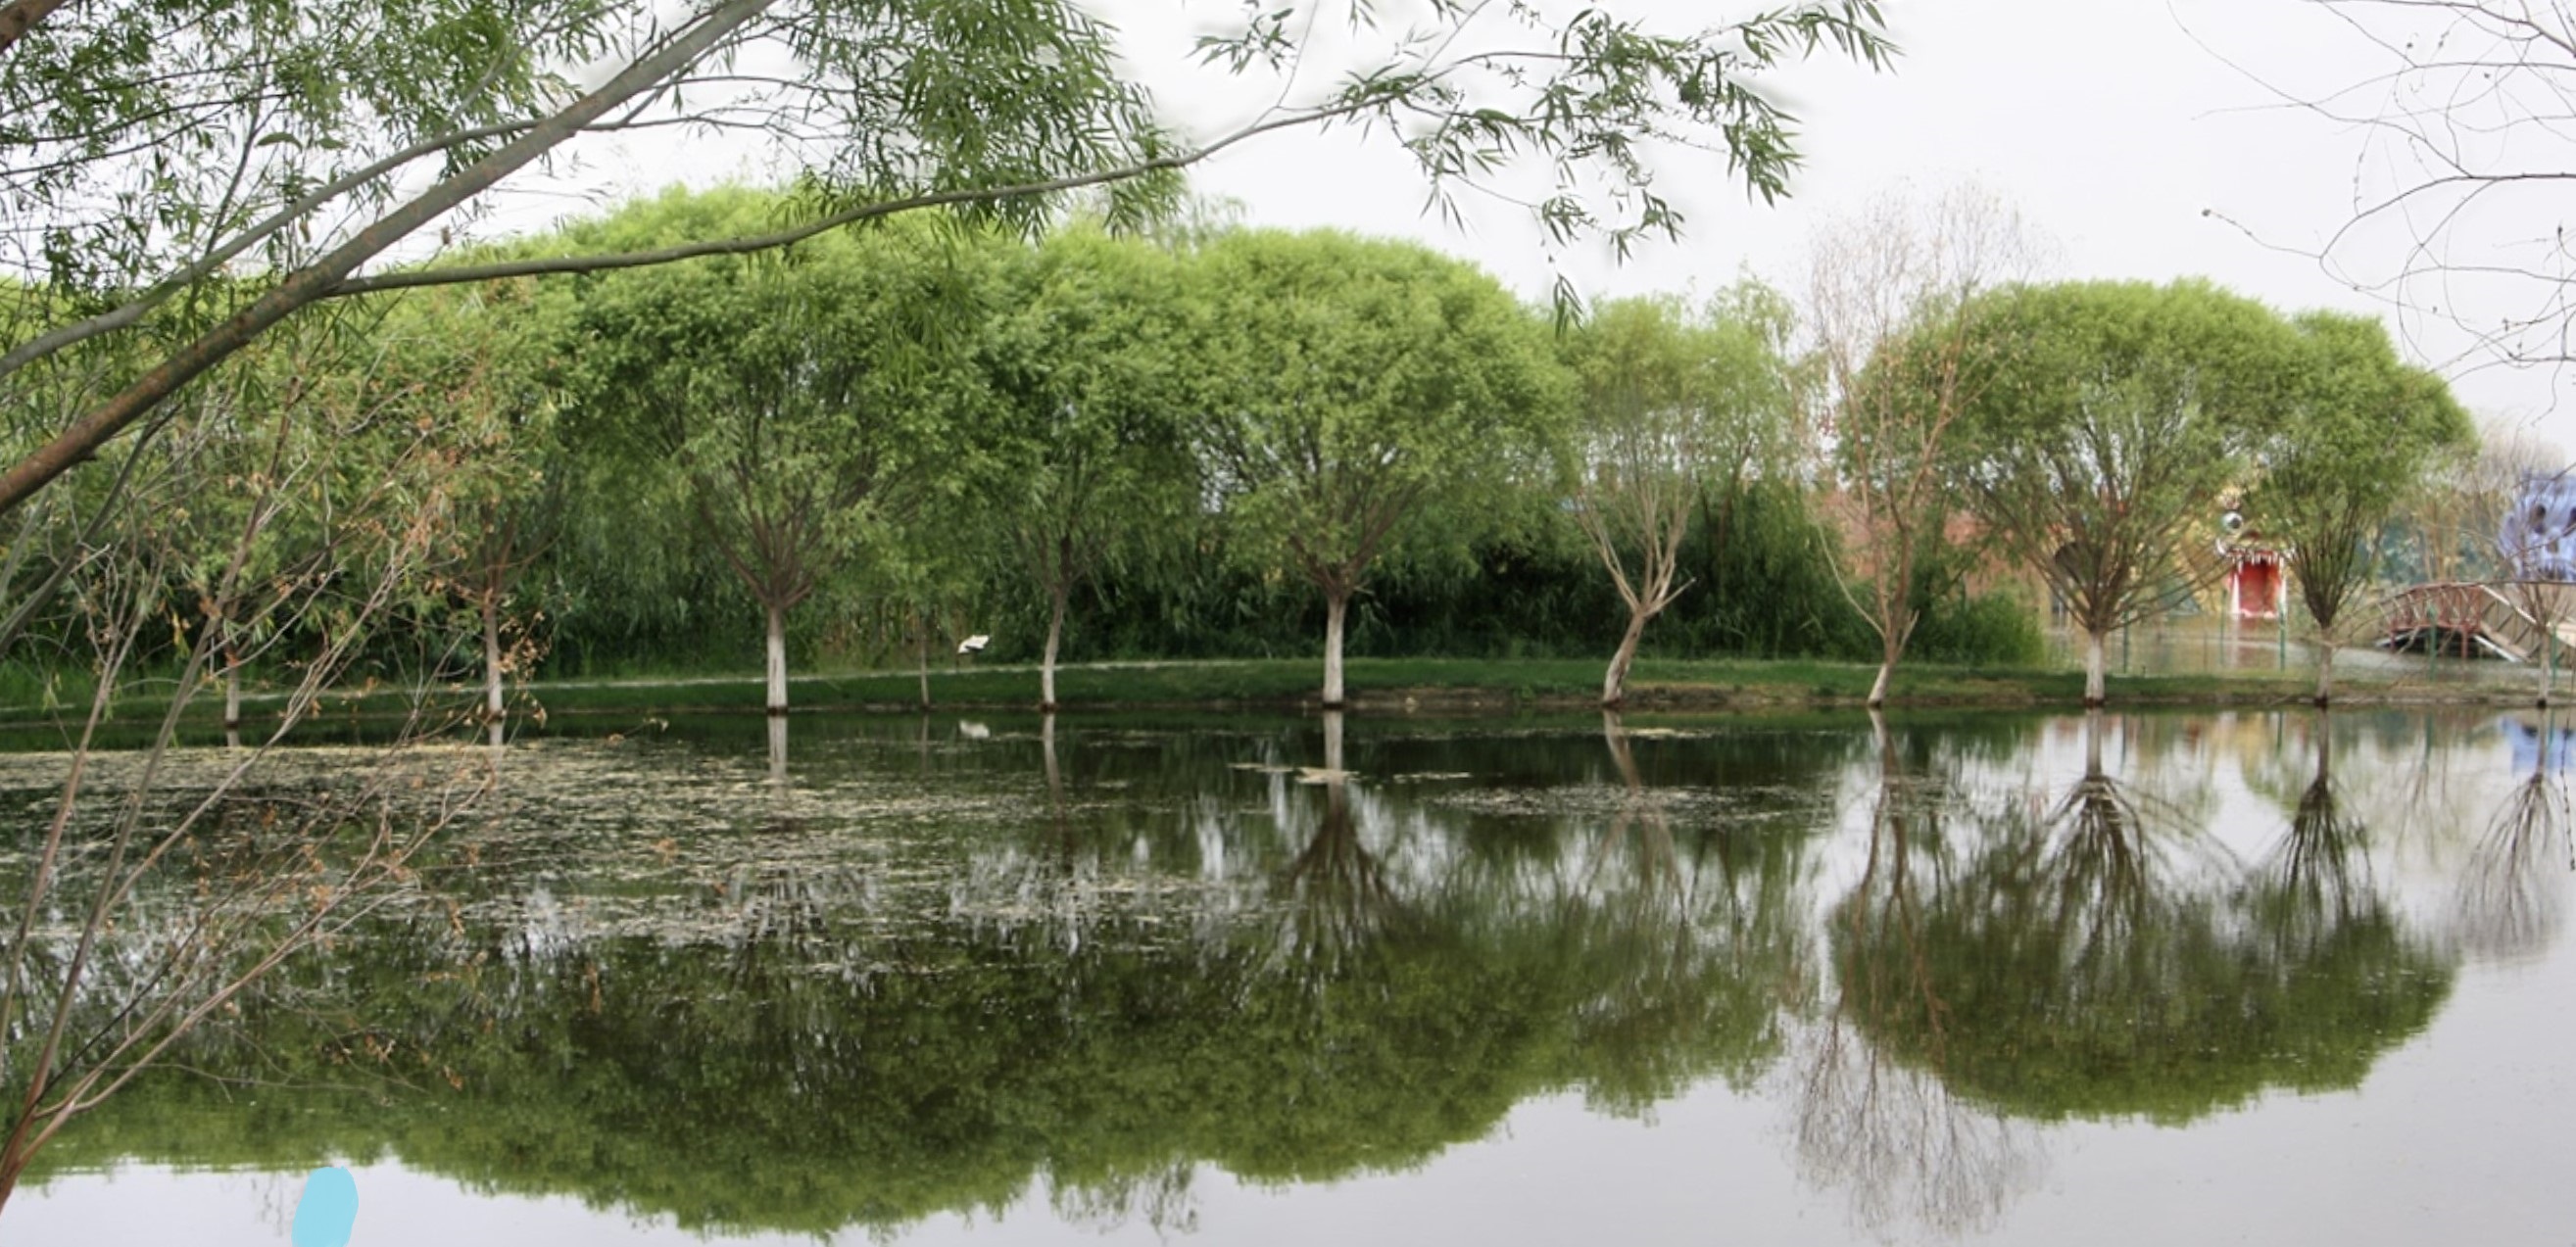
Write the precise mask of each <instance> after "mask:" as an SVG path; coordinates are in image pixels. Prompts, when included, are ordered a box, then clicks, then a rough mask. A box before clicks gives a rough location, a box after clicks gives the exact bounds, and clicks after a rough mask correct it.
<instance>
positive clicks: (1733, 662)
mask: <svg viewBox="0 0 2576 1247" xmlns="http://www.w3.org/2000/svg"><path fill="white" fill-rule="evenodd" d="M1322 674H1323V672H1322V663H1321V662H1320V660H1317V659H1313V658H1299V659H1243V660H1217V661H1202V662H1170V663H1105V664H1096V665H1082V666H1072V667H1066V668H1064V669H1062V670H1061V671H1060V672H1059V673H1058V675H1057V698H1058V700H1059V702H1061V703H1062V704H1063V705H1064V706H1065V707H1067V708H1068V709H1095V710H1097V709H1113V708H1119V707H1132V708H1156V709H1160V708H1204V709H1226V708H1238V709H1252V708H1258V709H1265V710H1267V709H1285V708H1293V707H1298V706H1307V705H1312V704H1313V703H1314V702H1315V701H1316V700H1317V697H1318V694H1319V692H1320V685H1321V681H1322ZM2359 674H2360V673H2354V675H2355V677H2358V676H2359ZM1601 675H1602V663H1601V662H1600V660H1598V659H1555V658H1538V659H1442V658H1360V659H1353V660H1351V662H1350V664H1349V669H1348V676H1347V678H1348V683H1349V689H1350V695H1351V697H1352V699H1353V701H1354V703H1355V704H1356V706H1357V708H1359V709H1361V710H1363V711H1368V710H1399V711H1431V712H1450V711H1457V712H1466V713H1491V712H1497V711H1526V710H1580V709H1588V708H1589V707H1591V706H1592V705H1594V704H1595V702H1596V701H1597V700H1598V698H1599V696H1600V689H1601ZM1874 675H1875V669H1874V668H1872V667H1870V666H1867V665H1864V664H1858V663H1836V662H1820V661H1813V660H1759V659H1708V660H1678V659H1644V660H1641V661H1639V662H1638V664H1637V666H1636V669H1635V671H1634V673H1633V674H1632V677H1631V680H1630V690H1629V708H1631V709H1633V710H1641V711H1653V710H1728V709H1779V708H1794V707H1816V708H1840V707H1852V706H1858V705H1860V704H1861V702H1862V700H1863V699H1864V698H1866V697H1867V695H1868V692H1869V685H1870V681H1871V678H1872V677H1873V676H1874ZM2311 687H2312V686H2311V684H2310V677H2309V676H2307V675H2306V674H2304V673H2301V672H2295V671H2292V672H2269V671H2234V672H2226V673H2221V674H2196V675H2160V676H2148V675H2115V676H2113V677H2111V680H2110V689H2109V691H2110V698H2111V701H2112V703H2113V704H2114V705H2157V706H2192V705H2199V706H2217V705H2264V704H2282V703H2288V702H2294V701H2298V700H2301V699H2303V698H2305V697H2306V696H2307V694H2308V693H2309V691H2310V690H2311ZM168 688H169V684H168V682H167V681H166V680H162V681H147V682H143V683H141V684H140V685H139V686H138V687H136V688H135V689H134V690H132V692H130V693H129V694H128V695H126V696H123V697H121V698H120V699H119V700H118V702H117V703H116V706H115V714H114V718H115V721H116V722H118V723H120V724H125V725H137V724H140V723H142V722H146V721H149V720H151V719H155V718H157V717H158V716H159V715H160V714H161V713H162V712H163V710H164V709H166V707H167V705H168V702H167V698H168V695H169V694H168ZM32 689H33V686H31V685H29V684H27V683H24V682H21V683H18V684H16V685H14V686H9V687H0V723H5V724H16V725H21V726H26V725H47V724H56V725H58V724H63V723H65V722H67V721H76V720H77V718H78V717H79V715H80V714H81V712H82V711H84V710H85V709H86V703H85V699H83V700H82V701H78V702H68V703H67V702H65V701H63V700H61V699H59V697H58V698H57V700H56V701H55V703H54V704H53V705H51V706H47V705H45V704H43V703H42V702H41V701H40V700H37V699H35V698H31V697H28V696H26V694H27V693H28V692H30V691H32ZM1037 690H1038V677H1037V672H1036V670H1035V669H1034V668H1030V667H1023V666H1011V667H945V666H943V667H939V668H934V669H933V670H932V671H931V673H930V695H931V700H932V702H933V704H935V705H938V706H942V707H949V708H957V709H969V708H975V709H986V708H989V709H1012V708H1028V707H1031V706H1033V705H1034V704H1035V703H1036V701H1037ZM2338 693H2339V698H2340V699H2343V700H2350V701H2353V702H2356V703H2361V702H2369V701H2374V700H2378V701H2386V700H2395V699H2397V697H2398V696H2399V691H2398V690H2396V689H2394V688H2393V687H2392V686H2390V685H2388V684H2386V683H2371V682H2367V680H2366V679H2363V678H2351V677H2348V678H2345V679H2341V680H2339V681H2338ZM2082 695H2083V676H2082V675H2081V674H2080V673H2078V672H2073V671H2060V670H2047V669H2036V668H1971V667H1953V666H1942V665H1937V664H1930V663H1917V664H1910V665H1907V666H1904V667H1900V668H1898V671H1897V678H1896V682H1895V687H1894V691H1893V694H1892V697H1891V701H1892V703H1893V704H1894V705H1896V706H1898V707H1900V708H1908V707H1910V708H1921V707H1947V706H1955V707H2002V708H2010V707H2021V706H2029V707H2072V706H2075V705H2077V704H2079V702H2080V701H2081V699H2082ZM2403 696H2404V697H2405V699H2407V700H2464V699H2465V700H2495V699H2500V698H2501V699H2511V698H2513V697H2514V696H2516V694H2515V693H2514V691H2513V690H2511V689H2502V688H2498V687H2496V686H2485V687H2475V686H2472V687H2462V686H2455V685H2436V686H2430V687H2426V686H2422V685H2418V686H2415V687H2412V688H2408V689H2406V690H2403ZM475 698H476V690H474V689H473V688H470V687H466V686H442V687H437V688H430V689H418V688H412V689H399V688H383V687H379V688H377V689H374V690H372V691H369V692H366V693H363V694H359V693H353V694H351V695H348V696H341V697H334V698H330V699H328V700H327V702H326V704H325V705H324V706H323V707H322V712H321V714H320V715H319V716H318V717H320V718H322V719H323V720H325V721H330V720H343V721H346V720H351V719H356V718H370V719H381V718H384V717H388V716H395V715H402V714H406V713H410V712H412V711H413V710H414V709H415V708H426V709H427V710H429V711H430V712H431V713H435V714H450V715H455V714H464V713H466V712H468V711H470V709H471V708H472V706H473V705H474V702H475ZM763 700H764V697H763V691H762V685H761V682H760V680H759V679H758V678H757V677H756V676H752V675H748V674H746V675H742V676H734V677H679V678H673V677H650V676H647V677H641V678H634V679H616V680H575V681H557V682H544V683H539V684H536V685H534V686H530V687H527V688H523V689H520V690H517V691H516V693H515V694H514V697H513V701H514V705H515V706H517V707H519V709H520V710H521V711H524V710H525V709H526V708H527V707H528V706H529V705H530V703H533V705H534V706H536V707H542V709H543V711H544V713H547V714H550V715H551V714H581V713H594V712H596V713H611V712H646V713H662V714H670V713H680V712H692V711H719V712H757V711H759V710H760V709H761V708H762V703H763ZM789 701H790V702H791V704H792V705H794V706H795V707H796V708H797V709H799V710H901V709H908V708H911V707H914V706H917V705H918V704H919V701H920V686H919V682H918V679H917V677H916V676H915V674H914V673H913V672H910V671H878V672H846V673H831V674H822V675H811V676H804V677H800V678H798V679H796V680H794V681H793V682H792V685H791V688H790V692H789ZM220 704H221V703H220V699H219V698H218V697H216V696H215V695H214V694H213V691H212V690H208V691H207V692H205V693H201V694H200V695H199V696H198V697H197V698H196V699H195V701H194V702H193V703H192V704H191V705H190V706H189V708H188V716H187V717H188V720H189V722H190V723H191V724H192V725H197V726H203V725H204V724H208V723H212V722H213V721H214V720H215V719H216V717H217V715H218V713H219V707H220ZM277 705H278V701H277V699H276V698H275V697H274V696H268V697H262V696H258V695H256V694H254V695H253V696H251V697H250V698H248V699H247V705H246V707H245V709H246V711H247V713H248V718H249V720H250V723H249V727H250V729H251V730H253V731H254V732H255V731H256V730H257V728H258V727H259V725H260V723H261V722H263V721H264V720H266V719H268V718H269V717H271V716H273V715H274V714H275V712H276V707H277Z"/></svg>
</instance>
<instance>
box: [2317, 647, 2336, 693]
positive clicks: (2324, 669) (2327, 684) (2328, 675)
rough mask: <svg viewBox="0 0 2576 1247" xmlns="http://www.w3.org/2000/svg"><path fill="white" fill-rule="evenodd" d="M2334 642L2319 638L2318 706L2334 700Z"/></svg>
mask: <svg viewBox="0 0 2576 1247" xmlns="http://www.w3.org/2000/svg"><path fill="white" fill-rule="evenodd" d="M2334 655H2335V645H2334V642H2332V641H2329V640H2327V639H2325V638H2324V637H2318V638H2317V704H2318V705H2320V706H2322V705H2325V704H2327V703H2329V702H2332V701H2333V700H2334Z"/></svg>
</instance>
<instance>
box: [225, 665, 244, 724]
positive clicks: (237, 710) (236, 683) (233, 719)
mask: <svg viewBox="0 0 2576 1247" xmlns="http://www.w3.org/2000/svg"><path fill="white" fill-rule="evenodd" d="M241 725H242V717H241V664H240V663H239V662H238V661H228V662H226V663H225V664H224V730H225V731H227V732H239V731H241Z"/></svg>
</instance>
